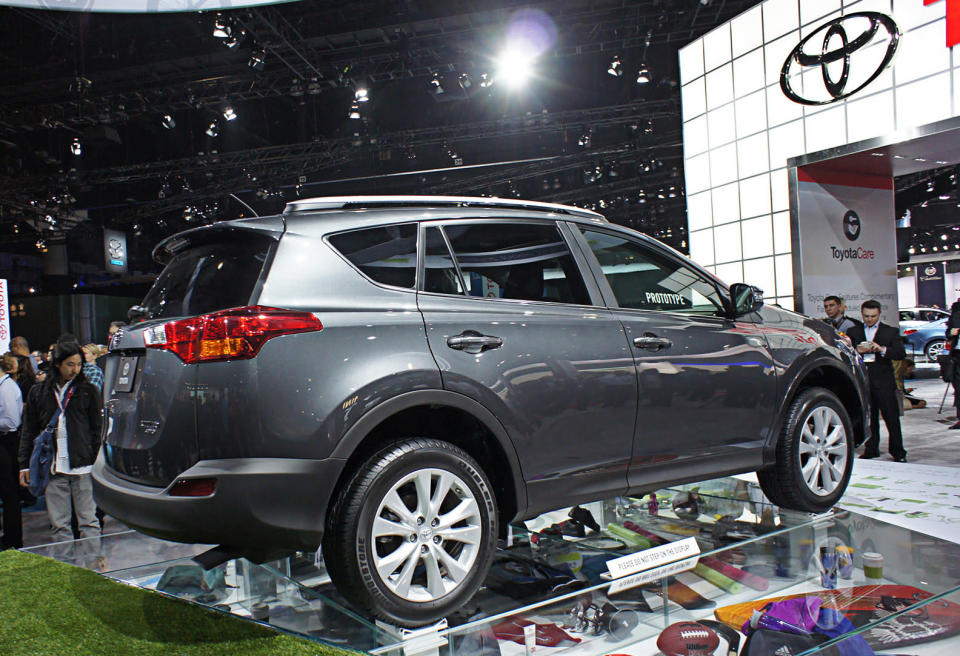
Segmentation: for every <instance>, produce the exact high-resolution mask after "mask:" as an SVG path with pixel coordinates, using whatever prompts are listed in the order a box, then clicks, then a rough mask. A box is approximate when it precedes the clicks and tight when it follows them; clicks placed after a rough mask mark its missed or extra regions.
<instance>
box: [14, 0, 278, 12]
mask: <svg viewBox="0 0 960 656" xmlns="http://www.w3.org/2000/svg"><path fill="white" fill-rule="evenodd" d="M289 1H290V0H203V1H202V2H198V1H197V0H0V5H9V6H11V7H25V8H27V9H56V10H60V11H108V12H112V13H123V14H160V13H164V12H170V11H201V10H203V11H215V10H217V9H236V8H237V7H252V6H255V5H270V4H280V3H282V2H289Z"/></svg>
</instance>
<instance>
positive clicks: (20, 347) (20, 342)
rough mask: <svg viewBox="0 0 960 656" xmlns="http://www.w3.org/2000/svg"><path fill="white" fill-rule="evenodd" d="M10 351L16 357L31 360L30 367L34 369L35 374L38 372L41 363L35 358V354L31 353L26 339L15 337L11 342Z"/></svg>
mask: <svg viewBox="0 0 960 656" xmlns="http://www.w3.org/2000/svg"><path fill="white" fill-rule="evenodd" d="M10 350H11V351H12V352H13V353H14V354H16V355H25V356H27V357H28V358H29V359H30V366H31V367H32V368H33V372H34V373H36V372H37V371H38V367H39V366H40V362H39V361H38V360H36V359H35V358H34V357H33V354H31V353H30V345H29V344H27V338H26V337H14V338H13V339H11V340H10Z"/></svg>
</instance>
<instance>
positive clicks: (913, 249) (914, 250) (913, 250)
mask: <svg viewBox="0 0 960 656" xmlns="http://www.w3.org/2000/svg"><path fill="white" fill-rule="evenodd" d="M907 252H908V253H910V255H913V254H914V253H916V252H917V249H916V248H914V247H913V246H911V247H910V248H908V249H907Z"/></svg>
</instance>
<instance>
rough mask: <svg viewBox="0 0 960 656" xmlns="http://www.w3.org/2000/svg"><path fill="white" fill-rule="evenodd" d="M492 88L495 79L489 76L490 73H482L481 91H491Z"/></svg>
mask: <svg viewBox="0 0 960 656" xmlns="http://www.w3.org/2000/svg"><path fill="white" fill-rule="evenodd" d="M492 86H493V78H492V77H490V74H489V73H481V74H480V88H481V89H489V88H490V87H492Z"/></svg>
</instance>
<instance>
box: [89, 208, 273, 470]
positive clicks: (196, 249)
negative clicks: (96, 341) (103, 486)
mask: <svg viewBox="0 0 960 656" xmlns="http://www.w3.org/2000/svg"><path fill="white" fill-rule="evenodd" d="M262 224H263V222H261V225H260V226H258V228H257V229H238V228H237V227H236V225H235V224H234V225H224V227H220V226H217V227H213V228H206V229H200V230H196V231H190V232H188V233H183V234H181V235H177V236H175V237H173V238H171V239H168V240H167V241H165V242H163V243H162V244H161V245H160V246H159V247H158V249H157V253H158V254H159V256H158V259H160V260H161V261H166V266H165V268H164V269H163V272H162V273H161V274H160V276H159V277H158V278H157V280H156V282H155V283H154V285H153V287H152V288H151V289H150V291H149V292H148V293H147V296H146V297H145V298H144V300H143V303H142V305H141V308H140V309H141V316H142V317H143V319H144V320H143V321H141V322H140V323H136V324H134V325H132V326H127V327H125V328H124V329H123V330H122V331H121V332H118V333H117V335H116V336H115V337H114V339H113V340H112V341H111V343H110V353H109V356H108V358H107V362H106V366H105V371H104V387H103V390H104V397H105V401H106V403H105V421H104V436H103V437H104V457H105V459H106V462H107V464H108V465H109V466H110V467H111V468H112V469H113V470H114V471H115V472H116V473H117V474H118V475H119V476H121V477H123V478H127V479H129V480H133V481H136V482H137V483H141V484H144V485H153V486H161V487H162V486H166V485H168V484H169V483H170V482H172V481H173V480H174V479H175V478H176V477H177V475H178V474H180V473H181V472H183V471H184V470H185V469H188V468H189V467H191V466H192V465H193V464H195V463H196V462H197V460H198V457H199V446H198V441H197V417H196V413H197V409H196V398H197V392H198V390H197V367H198V365H196V364H185V363H184V361H183V360H182V359H181V358H180V357H178V355H177V354H176V353H174V352H172V351H170V350H162V349H155V348H147V346H146V342H145V333H148V332H149V331H151V330H161V331H162V330H163V326H164V325H165V324H167V323H169V322H172V321H176V320H180V319H186V318H190V317H196V316H198V315H203V314H208V313H211V312H216V311H218V310H224V309H227V308H235V307H242V306H247V305H251V304H252V303H254V302H255V300H256V297H258V296H259V294H260V287H261V285H262V280H263V275H264V273H265V269H266V268H267V265H268V262H269V260H270V257H271V255H272V252H273V249H274V246H275V244H276V240H277V238H279V235H280V234H281V233H282V221H281V220H280V219H276V224H277V225H274V226H270V227H271V228H273V229H270V230H267V229H264V228H265V226H263V225H262Z"/></svg>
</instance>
